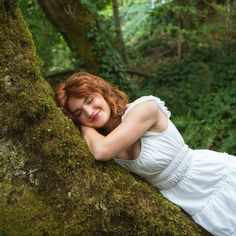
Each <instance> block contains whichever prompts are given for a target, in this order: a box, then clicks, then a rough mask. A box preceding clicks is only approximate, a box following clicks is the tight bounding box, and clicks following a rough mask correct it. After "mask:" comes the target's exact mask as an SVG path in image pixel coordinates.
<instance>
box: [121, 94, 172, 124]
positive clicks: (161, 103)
mask: <svg viewBox="0 0 236 236" xmlns="http://www.w3.org/2000/svg"><path fill="white" fill-rule="evenodd" d="M149 100H152V101H155V102H156V103H157V104H158V106H159V107H160V109H161V110H162V111H163V112H164V113H165V114H166V116H167V117H168V118H170V116H171V112H170V111H169V110H168V109H167V107H166V106H165V102H164V101H162V100H161V99H160V98H158V97H155V96H152V95H150V96H143V97H140V98H138V99H136V100H135V101H133V102H132V103H129V104H128V105H127V109H126V111H125V113H124V115H123V116H122V117H121V120H124V118H125V116H126V115H127V114H128V112H129V111H130V110H131V109H132V108H133V107H135V106H136V105H138V104H139V103H141V102H144V101H149Z"/></svg>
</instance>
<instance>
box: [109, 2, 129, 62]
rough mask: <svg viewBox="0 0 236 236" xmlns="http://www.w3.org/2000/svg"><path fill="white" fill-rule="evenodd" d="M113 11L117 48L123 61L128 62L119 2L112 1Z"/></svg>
mask: <svg viewBox="0 0 236 236" xmlns="http://www.w3.org/2000/svg"><path fill="white" fill-rule="evenodd" d="M112 9H113V17H114V22H115V29H116V47H117V50H118V52H119V53H120V55H121V56H122V58H123V60H124V61H125V62H126V61H127V58H126V53H125V46H124V40H123V36H122V30H121V23H120V16H119V6H118V1H117V0H112Z"/></svg>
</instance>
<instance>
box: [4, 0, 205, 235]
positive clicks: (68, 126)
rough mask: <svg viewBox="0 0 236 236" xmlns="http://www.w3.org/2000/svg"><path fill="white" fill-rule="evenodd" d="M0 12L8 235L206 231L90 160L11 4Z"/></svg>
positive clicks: (153, 193) (115, 169)
mask: <svg viewBox="0 0 236 236" xmlns="http://www.w3.org/2000/svg"><path fill="white" fill-rule="evenodd" d="M3 3H4V2H3ZM0 18H1V19H0V28H1V32H0V39H1V40H0V124H1V129H0V147H1V150H0V157H1V163H0V165H1V170H3V172H2V173H1V174H0V181H1V182H0V186H1V192H0V227H1V229H0V230H3V231H4V232H5V233H6V235H11V236H14V235H206V234H207V233H206V232H205V231H204V230H203V229H201V228H200V227H199V226H197V225H196V224H195V223H194V222H193V221H192V220H191V218H190V217H189V216H187V215H186V214H185V213H184V212H183V211H182V210H180V209H179V208H178V207H176V206H174V205H173V204H172V203H170V202H168V201H167V200H165V199H164V198H163V197H162V196H161V195H160V193H159V192H158V191H157V190H155V189H153V188H152V187H151V186H149V185H148V184H147V183H145V182H143V181H142V180H141V179H140V178H138V177H137V176H134V175H132V174H129V173H127V172H126V171H125V170H123V169H121V168H120V167H119V166H116V165H115V164H114V163H113V162H107V163H99V162H96V161H94V159H93V158H92V156H91V155H90V154H89V152H88V149H87V147H86V145H85V143H84V141H83V139H82V138H81V136H80V134H79V132H78V130H77V129H76V128H75V127H74V125H73V123H72V122H71V121H70V120H69V119H68V118H66V117H65V116H63V113H62V112H61V111H60V109H58V108H57V107H56V105H55V104H54V101H53V98H52V95H53V94H52V90H51V88H50V86H49V85H48V84H47V83H46V81H45V80H44V79H43V78H41V76H40V72H39V69H38V60H37V56H36V55H35V49H34V46H33V43H32V38H31V35H30V34H29V32H28V29H27V27H26V25H25V23H24V21H23V19H22V17H21V15H20V12H19V10H18V8H16V7H15V5H14V4H13V5H12V8H11V9H10V10H8V11H5V8H1V10H0Z"/></svg>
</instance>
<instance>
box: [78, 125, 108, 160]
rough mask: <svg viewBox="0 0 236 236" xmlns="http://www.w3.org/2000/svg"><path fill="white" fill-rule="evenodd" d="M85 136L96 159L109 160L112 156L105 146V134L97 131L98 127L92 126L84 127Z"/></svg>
mask: <svg viewBox="0 0 236 236" xmlns="http://www.w3.org/2000/svg"><path fill="white" fill-rule="evenodd" d="M82 132H83V137H84V140H85V142H86V143H87V145H88V147H89V150H90V152H91V153H92V154H93V156H94V157H95V159H96V160H104V161H105V160H109V159H111V158H112V157H111V156H109V155H108V154H107V153H108V152H107V151H106V148H105V147H104V142H105V138H106V137H104V136H103V135H101V134H100V133H98V132H97V130H96V129H94V128H91V127H86V126H83V127H82Z"/></svg>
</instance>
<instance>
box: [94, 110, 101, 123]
mask: <svg viewBox="0 0 236 236" xmlns="http://www.w3.org/2000/svg"><path fill="white" fill-rule="evenodd" d="M99 113H100V111H98V112H97V113H96V114H95V115H94V116H93V118H92V121H96V120H98V118H99Z"/></svg>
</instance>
